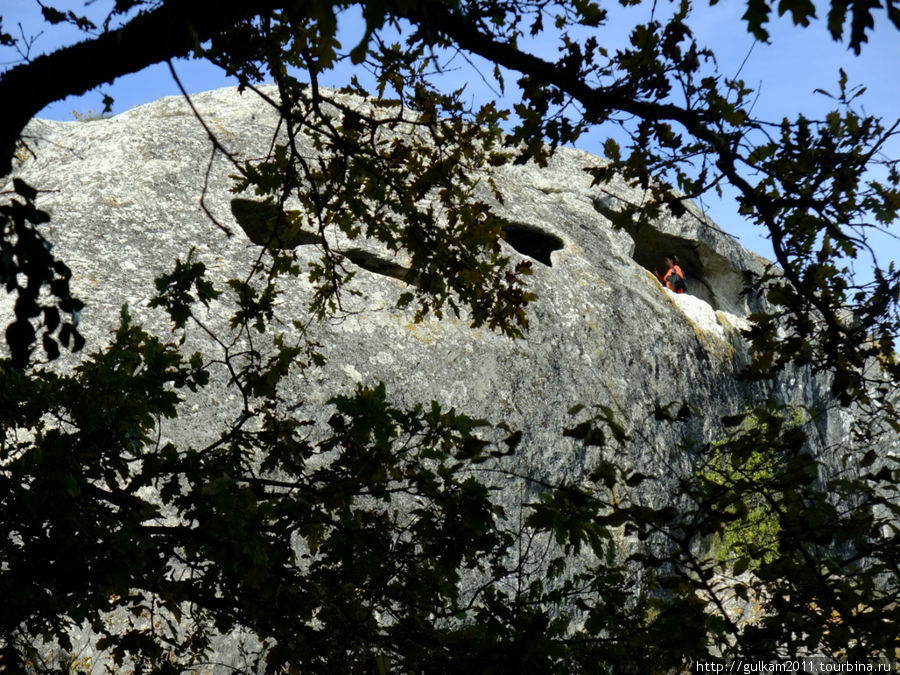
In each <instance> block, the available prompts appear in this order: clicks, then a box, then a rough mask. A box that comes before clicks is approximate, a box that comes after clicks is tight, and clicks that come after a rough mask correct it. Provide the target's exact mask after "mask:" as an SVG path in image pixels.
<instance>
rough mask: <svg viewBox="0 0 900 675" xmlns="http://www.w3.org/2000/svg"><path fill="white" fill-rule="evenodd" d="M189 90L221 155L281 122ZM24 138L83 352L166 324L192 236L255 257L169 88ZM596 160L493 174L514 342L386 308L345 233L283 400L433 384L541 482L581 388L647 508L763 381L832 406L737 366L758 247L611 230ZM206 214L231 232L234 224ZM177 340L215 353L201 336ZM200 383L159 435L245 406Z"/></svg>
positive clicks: (217, 325)
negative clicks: (341, 272) (668, 259)
mask: <svg viewBox="0 0 900 675" xmlns="http://www.w3.org/2000/svg"><path fill="white" fill-rule="evenodd" d="M193 100H194V104H195V105H196V107H197V109H198V110H199V112H200V113H201V115H202V116H203V118H204V119H205V120H206V123H207V125H208V126H209V127H210V128H211V129H213V130H214V131H215V133H216V135H217V136H218V138H219V141H220V142H221V143H222V144H223V145H224V146H225V147H226V148H227V149H228V151H229V152H230V153H232V154H233V155H235V156H236V157H238V158H241V159H253V158H260V157H262V156H264V155H265V153H266V151H267V148H268V145H269V143H270V141H271V136H272V133H273V129H274V126H275V124H276V121H277V120H276V116H275V113H274V111H273V110H272V109H271V108H269V107H268V106H267V105H266V104H265V103H263V102H262V101H261V100H260V99H258V98H257V97H256V96H254V95H253V94H250V93H247V94H245V95H240V94H238V92H237V91H236V90H233V89H225V90H219V91H214V92H209V93H206V94H202V95H198V96H196V97H194V99H193ZM27 133H28V134H29V136H30V138H31V141H30V144H31V146H32V148H33V149H34V150H35V152H36V157H35V158H33V159H28V160H27V161H26V162H25V163H24V164H23V165H22V166H20V167H19V168H18V169H17V174H16V175H18V176H21V177H23V178H24V179H25V180H27V181H28V182H29V183H30V184H32V185H34V186H35V187H38V188H39V189H40V190H42V193H41V195H40V197H39V200H38V206H39V207H40V208H42V209H44V210H46V211H48V212H49V213H50V214H51V216H52V220H51V222H50V224H49V226H48V227H47V230H46V236H47V238H48V239H49V240H50V241H51V242H53V244H54V246H55V249H54V250H55V253H56V254H57V255H58V256H59V257H60V258H62V259H63V260H65V261H66V262H67V263H68V265H69V266H70V267H71V269H72V271H73V273H74V280H73V281H74V287H73V288H74V292H75V293H76V294H77V295H79V296H80V297H82V298H84V299H85V300H86V301H87V307H86V309H85V310H84V311H83V313H82V316H81V329H82V331H83V332H84V334H85V335H86V337H87V338H88V349H89V350H90V349H92V348H94V347H95V346H96V345H97V344H100V343H102V342H103V341H105V340H106V339H108V336H109V333H110V331H111V330H112V329H113V328H114V327H115V325H116V322H117V320H118V315H119V308H120V306H121V305H122V304H126V303H127V304H128V305H129V307H130V310H131V312H132V314H133V315H134V316H135V318H136V320H138V321H140V322H142V323H144V324H145V325H147V326H149V327H151V328H155V329H156V330H159V331H162V330H165V327H166V326H167V317H165V316H164V315H163V314H162V313H161V312H159V311H157V310H150V309H148V308H147V306H146V305H147V299H148V298H149V297H150V296H151V295H152V293H153V280H154V278H155V277H157V276H159V275H160V274H162V273H164V272H167V271H169V270H170V269H171V268H172V265H173V261H174V259H175V258H176V257H181V258H182V259H184V258H185V257H186V255H187V252H188V250H189V249H190V248H191V247H194V248H195V249H196V252H195V254H194V258H195V259H196V260H200V261H202V262H204V263H205V264H206V265H207V267H208V268H209V269H210V270H211V273H210V276H211V277H213V279H218V280H222V279H227V278H233V277H241V276H242V274H243V273H244V272H245V271H246V270H247V269H248V268H249V266H250V265H252V263H253V261H254V260H255V259H256V258H257V256H258V255H259V253H260V248H259V246H258V245H257V244H255V243H253V241H252V240H251V238H250V237H248V236H247V235H246V234H245V233H244V231H243V230H242V229H241V227H240V226H239V223H238V222H237V221H236V220H235V215H236V213H237V214H238V215H240V208H237V209H235V207H234V206H233V203H232V200H233V199H234V198H235V195H234V194H233V193H232V192H231V191H230V187H231V185H232V180H231V179H230V178H229V175H230V174H232V173H233V172H234V168H233V166H232V165H231V164H230V163H229V162H228V160H226V159H225V158H224V157H223V155H222V154H221V153H216V154H215V155H214V156H213V158H212V160H211V159H210V155H211V148H210V144H209V141H208V138H207V135H206V132H205V131H204V129H203V128H202V127H201V126H200V124H198V122H197V120H196V119H195V117H194V115H193V114H192V112H191V110H190V108H189V107H188V105H187V104H186V103H185V101H184V100H182V99H181V98H168V99H162V100H160V101H157V102H155V103H151V104H148V105H144V106H141V107H138V108H135V109H133V110H130V111H128V112H126V113H123V114H121V115H118V116H116V117H113V118H111V119H105V120H98V121H83V122H82V121H79V122H66V123H63V122H47V121H34V122H32V124H31V125H30V126H29V127H28V130H27ZM309 151H310V152H312V149H311V146H310V148H309ZM600 161H601V160H599V159H598V158H596V157H593V156H591V155H589V154H587V153H584V152H580V151H576V150H566V149H562V150H559V151H558V152H557V153H556V154H555V155H554V156H553V158H552V159H551V161H550V164H549V166H547V167H545V168H539V167H536V166H531V165H526V166H507V167H503V168H500V169H498V170H496V172H495V174H494V178H495V180H496V181H497V184H498V186H499V188H500V190H501V191H502V193H503V195H504V204H503V205H498V207H497V208H498V210H499V211H500V213H502V214H503V215H504V216H506V217H507V218H508V219H509V220H510V221H511V222H512V223H513V224H514V225H513V226H512V227H511V228H509V230H508V232H507V241H506V243H505V244H504V246H508V247H509V249H510V255H511V256H512V257H513V259H514V261H515V260H516V259H518V258H519V257H520V256H524V257H527V258H529V259H531V260H532V263H533V267H534V274H533V276H532V277H531V278H530V285H531V290H532V291H533V292H534V293H535V294H536V296H537V300H536V301H535V302H534V303H533V305H532V306H531V308H530V315H529V317H530V323H531V325H530V329H529V330H528V332H527V335H526V336H525V338H524V339H510V338H507V337H504V336H502V335H499V334H497V333H493V332H491V331H489V330H487V329H473V328H470V327H469V325H468V323H467V322H466V321H465V319H464V318H461V319H452V318H444V319H443V320H438V319H435V318H426V319H425V320H424V321H422V322H421V323H415V322H414V321H413V319H412V315H411V314H410V313H408V312H406V311H404V310H401V309H397V308H396V305H397V299H398V297H399V296H400V294H401V293H403V292H404V290H405V289H406V282H405V281H404V280H403V278H402V276H403V275H402V274H401V273H399V272H398V270H400V269H403V265H402V263H403V261H396V260H384V259H383V252H382V251H379V250H376V249H368V248H366V244H365V243H354V244H352V246H353V247H356V252H355V253H354V255H355V257H354V255H348V257H349V259H350V260H351V261H352V262H354V263H355V264H357V265H358V266H359V270H358V273H357V274H356V275H355V277H354V278H353V279H352V281H351V282H350V285H349V287H348V291H353V293H346V294H345V295H344V302H345V305H344V310H345V312H344V313H343V314H341V316H339V317H336V318H334V319H333V320H327V321H323V322H321V323H319V324H317V325H315V326H314V327H313V328H312V334H311V336H312V337H313V338H314V339H315V340H316V341H317V342H318V343H320V344H321V345H322V353H323V354H324V355H325V356H326V357H327V363H326V365H324V366H323V367H322V368H319V369H313V370H310V371H307V372H306V373H305V374H304V375H302V376H296V377H294V376H292V377H294V379H292V380H291V381H290V382H289V384H288V386H286V388H285V389H286V392H287V396H288V397H293V399H294V400H295V401H297V402H299V401H301V400H302V401H303V402H305V404H306V405H307V406H319V407H320V408H321V409H322V411H323V412H322V414H323V415H326V414H327V410H326V402H327V401H328V400H329V399H330V398H331V397H332V396H334V395H335V394H338V393H343V392H348V391H350V390H352V388H354V387H355V386H356V385H357V383H360V382H363V383H369V384H372V383H375V382H377V381H384V382H385V383H387V389H388V393H389V395H390V396H391V397H393V398H394V399H397V400H399V401H402V402H417V401H429V400H432V399H434V400H437V401H439V402H440V403H441V404H442V405H444V406H447V407H455V408H457V409H459V410H462V411H464V412H467V413H469V414H472V415H474V416H476V417H479V418H486V419H488V420H490V421H493V422H500V421H505V422H507V423H508V424H509V425H510V426H512V427H514V428H518V429H521V430H522V431H523V442H522V445H521V453H520V457H521V461H522V462H523V464H524V466H525V467H527V468H528V470H529V471H532V472H533V473H534V474H536V475H540V476H546V477H549V478H560V477H569V476H578V475H580V473H581V471H582V469H583V468H584V467H585V466H586V465H587V464H588V463H589V462H590V461H591V460H592V459H593V458H590V457H585V456H584V455H583V454H579V453H576V452H573V447H574V446H573V445H571V444H570V443H569V442H568V441H567V440H565V439H563V437H562V435H561V433H560V430H561V429H563V428H565V427H566V426H567V425H570V423H571V418H570V417H569V414H568V412H567V411H568V410H569V409H570V408H571V407H572V406H573V405H574V404H577V403H585V404H588V405H590V404H594V403H598V404H603V405H606V406H609V407H610V408H612V409H613V410H614V411H616V413H617V414H618V415H620V416H621V419H622V420H624V422H625V426H626V431H627V432H629V433H631V434H634V435H635V436H636V437H639V438H640V439H641V440H640V443H636V444H634V446H633V451H632V454H631V455H630V456H628V457H622V458H619V459H620V461H622V462H625V463H628V464H630V465H631V466H633V467H634V468H635V469H639V470H641V471H642V472H644V473H647V474H649V475H652V476H657V477H660V478H661V479H662V481H661V483H657V487H656V488H655V491H654V493H653V494H648V495H647V501H648V503H656V504H662V503H665V502H666V500H668V499H670V498H671V494H667V493H666V487H668V488H671V489H674V483H672V482H670V483H668V484H667V483H666V480H665V478H666V477H667V476H672V477H673V480H674V477H676V476H677V475H679V474H684V473H685V472H688V471H690V466H691V462H692V459H691V457H690V456H689V455H688V454H686V453H685V452H684V451H682V450H679V448H680V447H682V445H683V444H684V442H685V441H687V440H691V439H693V440H695V441H706V440H709V439H711V438H715V436H716V434H717V433H718V421H719V418H720V416H721V415H724V414H731V413H734V412H736V411H740V410H742V409H743V408H744V407H745V406H746V405H747V403H748V401H752V400H757V399H760V398H762V397H770V396H772V397H775V398H777V399H780V400H790V401H793V402H796V403H798V404H802V405H806V406H809V407H810V408H811V409H823V408H825V407H827V405H828V403H829V400H830V399H829V398H828V396H827V388H825V387H824V385H823V384H822V383H821V382H819V381H818V380H816V379H814V378H812V377H810V376H808V375H804V374H803V373H797V372H794V373H790V374H787V375H785V376H783V377H782V378H781V379H778V380H775V381H774V383H769V384H766V385H752V386H751V385H748V384H746V383H743V382H742V381H741V380H740V379H739V378H738V377H737V375H738V373H739V371H740V370H741V368H742V367H743V366H744V365H745V363H746V361H747V349H746V345H745V343H744V342H743V340H742V338H741V335H740V329H741V328H742V326H744V325H745V317H746V315H747V314H748V313H749V312H750V311H751V310H752V307H750V306H748V302H752V300H748V299H747V298H746V297H744V296H742V295H741V288H742V276H741V275H742V273H743V272H744V271H745V270H749V271H752V272H759V271H760V270H761V269H762V268H763V266H764V265H765V261H763V260H761V259H759V258H758V257H757V256H756V255H754V254H752V253H750V252H748V251H746V250H744V249H743V248H741V247H740V246H739V245H738V244H737V243H736V242H735V241H734V240H733V239H732V238H731V237H729V236H728V235H727V234H725V233H723V232H722V231H720V230H719V229H718V228H717V227H715V226H714V225H712V224H711V223H709V222H708V221H707V220H706V219H705V218H704V217H703V216H702V215H701V214H700V213H699V212H696V211H694V210H691V211H689V213H688V214H686V215H685V216H684V217H681V218H677V219H676V218H669V219H665V220H663V221H661V222H659V223H657V227H656V228H655V229H654V230H653V231H647V232H643V233H642V232H635V233H631V234H629V233H626V232H623V231H620V230H615V229H613V228H612V227H611V226H610V223H609V221H608V220H607V218H606V217H605V216H604V215H603V213H604V209H606V208H608V207H609V204H610V200H614V199H628V200H636V199H639V198H640V195H639V194H637V193H635V192H634V191H633V190H632V189H631V188H629V187H627V186H626V185H624V184H612V185H609V186H606V188H604V190H603V191H602V192H601V191H600V190H599V189H598V188H596V187H592V186H591V181H590V177H589V176H588V174H587V173H586V172H585V168H586V167H589V166H591V165H595V164H596V163H598V162H600ZM210 162H211V163H210ZM204 183H207V185H208V186H207V188H206V190H205V192H204ZM201 199H202V200H203V204H202V205H201ZM205 210H208V211H209V213H210V214H211V215H212V216H213V217H214V218H215V219H216V220H218V221H219V222H220V223H222V224H224V225H226V226H228V227H230V228H231V229H232V230H233V231H234V232H235V236H233V237H230V238H229V237H226V236H225V235H224V233H223V231H222V230H221V229H220V228H219V227H218V226H217V225H216V224H215V223H214V222H213V220H211V218H210V217H209V216H208V215H207V213H206V212H205ZM298 243H301V244H302V243H305V242H298ZM297 250H298V255H299V257H300V260H301V262H302V261H304V260H312V259H313V258H314V257H315V256H317V253H316V251H315V248H314V247H304V246H300V247H299V248H298V249H297ZM669 251H674V252H675V253H677V254H678V255H679V256H680V258H681V260H682V262H683V266H684V269H685V270H686V272H687V275H688V283H689V287H690V292H689V294H686V295H675V294H673V293H671V292H670V291H668V290H666V289H664V288H663V287H662V286H661V285H660V284H659V283H658V282H657V280H656V279H655V278H654V275H653V274H652V272H651V271H650V270H651V269H652V268H653V267H654V266H656V265H661V264H662V258H663V255H664V254H665V253H667V252H669ZM308 301H309V289H308V288H307V287H306V285H305V283H304V281H303V278H302V277H301V278H300V279H298V280H291V282H290V283H287V284H286V285H285V287H284V294H283V295H282V296H281V298H280V299H279V305H278V312H279V318H280V319H281V320H282V321H283V322H284V326H286V327H289V326H290V325H291V319H293V318H301V317H302V316H303V314H304V311H305V308H306V306H307V304H308ZM4 302H6V301H5V300H4ZM0 307H2V306H0ZM4 312H7V313H8V310H4ZM229 314H230V309H229V307H228V306H227V298H226V296H223V297H222V298H220V299H219V300H216V301H213V302H212V303H211V304H210V307H209V313H208V316H207V317H206V320H207V321H208V325H209V326H210V327H211V328H212V329H213V330H214V331H216V332H220V333H227V332H228V325H227V320H228V319H227V317H228V316H229ZM187 347H188V348H190V349H192V350H193V349H195V348H202V349H212V348H214V346H213V345H211V344H210V343H208V342H205V338H204V336H203V335H201V334H200V333H199V332H194V333H192V334H191V335H190V339H189V344H188V345H187ZM210 391H211V392H212V393H209V392H206V393H204V394H203V395H202V397H197V398H194V399H188V400H186V401H185V402H184V404H183V406H182V408H183V413H182V415H181V417H180V419H179V420H178V421H177V422H175V423H173V424H171V425H169V426H168V427H166V428H165V429H164V430H163V433H164V434H165V435H167V436H169V437H171V438H178V439H180V440H181V441H182V442H189V443H192V444H200V443H202V442H203V439H204V437H205V434H206V433H208V430H210V429H216V428H217V427H218V426H219V423H220V421H221V420H223V419H227V418H228V417H229V415H231V414H232V412H233V410H234V406H235V405H236V404H237V402H236V401H235V400H233V395H230V394H229V393H228V391H227V389H225V388H224V387H220V388H218V389H216V388H213V389H212V390H210ZM230 396H231V398H229V397H230ZM675 401H687V402H688V403H689V404H690V405H692V406H695V407H696V408H697V409H699V410H702V411H704V413H705V415H704V417H703V418H702V419H698V421H697V422H695V423H694V424H692V425H686V426H684V425H682V426H676V425H668V424H657V425H654V424H649V423H648V420H652V412H653V410H654V409H655V408H656V407H657V406H662V405H666V404H668V403H670V402H675ZM844 426H845V420H843V419H842V418H841V417H840V416H839V415H825V416H823V417H822V422H821V424H820V431H821V434H822V437H821V439H819V441H820V443H819V445H820V447H822V448H824V447H826V446H828V445H830V444H833V443H837V442H840V439H841V437H842V435H843V434H844V433H845V430H844ZM660 485H661V486H662V487H660ZM519 498H520V497H519V495H511V496H510V500H511V501H515V500H517V499H519Z"/></svg>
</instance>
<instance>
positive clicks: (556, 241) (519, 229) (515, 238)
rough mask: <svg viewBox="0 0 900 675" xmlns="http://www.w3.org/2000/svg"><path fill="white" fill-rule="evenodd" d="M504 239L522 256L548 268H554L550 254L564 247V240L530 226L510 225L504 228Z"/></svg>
mask: <svg viewBox="0 0 900 675" xmlns="http://www.w3.org/2000/svg"><path fill="white" fill-rule="evenodd" d="M503 239H504V240H506V243H507V244H509V245H510V246H512V247H513V248H514V249H516V250H517V251H518V252H519V253H521V254H522V255H526V256H528V257H529V258H531V259H532V260H537V261H538V262H539V263H541V264H543V265H546V266H547V267H553V263H552V262H551V261H550V254H551V253H553V251H559V250H560V249H562V247H563V240H562V239H560V238H559V237H557V236H555V235H552V234H548V233H546V232H543V231H542V230H539V229H538V228H536V227H533V226H530V225H522V224H521V223H509V224H508V225H504V226H503Z"/></svg>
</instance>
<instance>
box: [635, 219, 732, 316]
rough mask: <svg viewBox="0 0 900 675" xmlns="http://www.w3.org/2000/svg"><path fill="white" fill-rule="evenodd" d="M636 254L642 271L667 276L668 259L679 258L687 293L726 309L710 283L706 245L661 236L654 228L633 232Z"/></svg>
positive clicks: (636, 259)
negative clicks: (666, 260)
mask: <svg viewBox="0 0 900 675" xmlns="http://www.w3.org/2000/svg"><path fill="white" fill-rule="evenodd" d="M629 234H631V238H632V239H633V240H634V252H633V253H632V255H631V257H632V258H633V259H634V261H635V262H636V263H637V264H638V265H640V266H641V267H643V268H645V269H647V270H649V271H650V272H653V270H654V268H655V269H658V270H659V271H660V272H663V271H664V270H665V268H666V262H665V257H666V256H667V255H669V254H671V253H674V254H675V255H676V256H678V260H679V262H680V264H681V269H682V270H683V271H684V276H685V281H686V282H687V292H688V293H689V294H691V295H693V296H696V297H698V298H700V299H701V300H705V301H706V302H708V303H709V305H710V307H712V308H713V309H722V307H721V306H720V302H719V299H718V298H717V297H716V292H715V290H714V289H713V287H712V286H711V285H710V283H709V280H708V273H709V270H707V262H708V256H706V255H704V253H705V251H704V250H703V249H704V248H706V247H705V246H704V245H703V244H701V243H699V242H696V241H691V240H689V239H684V238H682V237H678V236H675V235H672V234H666V233H664V232H659V231H658V230H655V229H653V228H650V227H646V226H645V227H643V228H641V227H639V228H635V229H634V230H632V231H631V232H630V233H629Z"/></svg>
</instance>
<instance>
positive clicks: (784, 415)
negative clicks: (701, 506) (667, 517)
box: [699, 406, 806, 570]
mask: <svg viewBox="0 0 900 675" xmlns="http://www.w3.org/2000/svg"><path fill="white" fill-rule="evenodd" d="M805 417H806V415H805V413H804V411H803V410H802V409H801V408H796V407H791V406H788V407H786V408H785V409H783V410H767V411H766V412H765V414H763V415H759V414H756V413H753V412H750V413H748V414H747V415H746V416H743V415H740V416H737V417H736V418H735V419H732V420H726V422H727V423H729V426H730V423H731V422H737V421H738V418H742V419H740V423H739V425H738V427H737V429H732V431H731V432H730V433H729V435H728V437H727V438H726V439H723V440H720V441H716V442H714V443H712V444H711V445H710V448H709V449H710V455H709V457H708V458H707V459H706V461H705V462H704V463H703V464H702V465H701V467H700V469H699V478H700V479H701V480H702V481H703V482H704V483H707V484H708V486H707V488H706V489H707V490H708V491H709V493H710V494H716V493H718V494H720V495H721V501H720V502H719V504H718V505H717V509H716V510H717V511H718V512H720V513H721V514H722V516H723V517H724V518H723V521H724V522H723V525H722V531H721V533H720V534H718V535H716V536H715V538H714V541H713V543H712V546H711V550H712V554H713V555H714V556H715V557H716V559H717V560H719V561H720V562H729V561H730V562H734V564H735V566H736V567H738V566H739V567H741V568H744V569H747V568H749V569H751V570H752V569H755V568H756V567H757V566H758V561H759V560H761V561H763V562H766V563H771V562H772V561H774V560H775V559H776V558H777V556H778V554H779V550H778V540H779V537H780V535H781V528H780V524H779V520H778V514H777V512H776V511H775V510H774V509H773V505H772V502H773V500H774V499H775V492H774V488H773V486H775V485H777V481H778V480H779V479H780V478H782V477H783V475H784V472H785V470H786V468H787V460H786V458H785V457H784V456H782V455H781V454H779V453H778V448H777V446H776V445H775V444H773V443H769V442H767V441H766V439H767V438H768V437H769V436H770V435H771V434H772V432H773V431H776V430H777V432H779V433H785V432H789V433H795V434H797V438H798V440H801V442H802V438H804V437H805V434H804V432H803V431H802V427H803V425H804V423H805V419H804V418H805ZM780 420H784V421H780ZM729 493H730V494H729Z"/></svg>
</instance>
